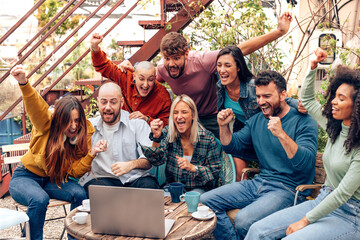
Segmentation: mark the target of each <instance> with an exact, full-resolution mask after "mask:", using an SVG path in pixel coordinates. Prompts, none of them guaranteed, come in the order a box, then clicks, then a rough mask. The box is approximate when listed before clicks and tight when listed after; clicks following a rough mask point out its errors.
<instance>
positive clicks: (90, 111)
mask: <svg viewBox="0 0 360 240" xmlns="http://www.w3.org/2000/svg"><path fill="white" fill-rule="evenodd" d="M84 92H85V95H86V96H87V97H88V98H89V105H88V106H86V108H85V115H86V118H92V117H94V116H95V113H96V112H97V111H98V107H97V102H96V100H95V98H93V97H92V94H93V92H94V88H93V87H92V86H85V90H84Z"/></svg>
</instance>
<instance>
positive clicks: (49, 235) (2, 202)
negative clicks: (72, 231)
mask: <svg viewBox="0 0 360 240" xmlns="http://www.w3.org/2000/svg"><path fill="white" fill-rule="evenodd" d="M11 201H12V200H11V197H10V196H9V195H6V196H5V197H4V198H0V208H10V209H15V207H14V206H13V205H11ZM67 211H68V212H69V211H70V205H68V206H67ZM63 213H64V210H63V207H62V206H59V207H53V208H50V209H48V211H47V214H46V218H53V217H57V216H62V215H63ZM63 226H64V220H63V219H59V220H55V221H50V222H45V226H44V239H59V238H60V235H61V232H62V230H63ZM14 237H20V227H19V225H17V226H14V227H11V228H9V229H5V230H0V239H3V238H14ZM63 239H67V236H66V234H65V238H63Z"/></svg>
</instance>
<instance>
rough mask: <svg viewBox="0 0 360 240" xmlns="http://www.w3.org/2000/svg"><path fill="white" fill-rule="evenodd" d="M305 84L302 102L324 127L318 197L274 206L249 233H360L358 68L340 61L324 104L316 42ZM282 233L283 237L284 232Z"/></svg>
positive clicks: (266, 236)
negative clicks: (317, 88) (320, 98)
mask: <svg viewBox="0 0 360 240" xmlns="http://www.w3.org/2000/svg"><path fill="white" fill-rule="evenodd" d="M315 56H316V57H315V58H314V59H312V60H311V71H310V72H309V74H308V75H307V77H306V79H305V81H304V83H303V87H302V103H303V105H304V107H305V108H306V110H307V111H308V113H309V114H310V115H311V116H312V117H313V118H314V119H315V120H317V122H318V124H319V125H320V126H321V127H322V128H324V129H326V132H327V133H328V135H329V139H328V141H327V143H326V147H325V150H324V154H323V163H324V168H325V172H326V180H325V183H324V185H323V187H322V189H321V191H320V194H319V195H318V197H317V198H316V199H315V200H310V201H307V202H304V203H302V204H299V205H297V206H294V207H291V208H288V209H284V210H281V211H279V212H276V213H274V214H272V215H270V216H268V217H267V218H264V219H263V220H261V221H259V222H257V223H255V224H254V225H252V226H251V228H250V230H249V232H248V235H247V236H246V239H251V240H255V239H281V238H282V239H349V240H350V239H351V240H352V239H360V226H359V221H360V130H359V129H360V128H359V127H360V126H359V125H360V71H359V70H352V69H350V68H347V67H344V66H339V67H338V68H337V69H336V73H335V76H334V77H332V78H331V79H330V84H329V87H328V90H327V92H326V96H325V98H326V99H327V102H326V103H325V105H324V108H323V110H322V111H321V108H322V107H321V105H320V103H318V102H317V101H316V99H315V91H314V89H315V76H316V70H315V68H316V67H317V64H318V63H319V62H321V61H322V60H324V59H325V58H326V57H327V54H326V51H324V50H322V49H321V48H318V49H317V50H316V51H315ZM283 237H284V238H283Z"/></svg>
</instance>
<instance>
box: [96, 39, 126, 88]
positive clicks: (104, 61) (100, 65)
mask: <svg viewBox="0 0 360 240" xmlns="http://www.w3.org/2000/svg"><path fill="white" fill-rule="evenodd" d="M102 40H103V36H102V35H100V34H98V33H94V34H93V35H92V36H91V39H90V49H91V60H92V63H93V66H94V68H95V71H97V72H99V73H100V74H101V76H103V77H106V78H109V79H110V80H112V81H114V82H116V83H117V84H119V85H120V87H121V89H122V90H123V91H125V89H126V83H127V81H132V78H133V76H132V73H131V72H130V71H129V72H128V73H125V72H122V71H121V70H120V69H119V68H118V67H117V66H116V64H114V63H113V62H111V61H110V60H109V59H108V58H107V56H106V53H105V52H103V51H101V48H100V46H99V44H100V43H101V42H102Z"/></svg>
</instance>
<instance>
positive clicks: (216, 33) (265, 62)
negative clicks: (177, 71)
mask: <svg viewBox="0 0 360 240" xmlns="http://www.w3.org/2000/svg"><path fill="white" fill-rule="evenodd" d="M218 2H219V5H220V6H221V7H220V8H219V7H218V6H217V5H215V4H211V5H210V6H209V7H208V8H207V9H206V10H205V11H204V12H203V13H201V14H200V16H199V17H198V18H196V19H195V21H194V22H193V23H192V24H191V25H190V26H191V27H192V28H193V30H194V31H192V32H191V33H190V40H191V41H190V42H191V45H192V47H195V46H204V44H203V43H204V41H207V42H208V44H209V47H210V49H213V50H215V49H221V48H223V47H225V46H227V45H237V44H238V43H240V42H242V41H244V40H247V39H249V38H253V37H257V36H261V35H263V34H265V33H267V32H269V31H270V30H272V29H273V28H274V25H273V23H272V22H271V21H270V20H269V19H268V18H267V16H266V14H265V12H264V9H263V7H262V6H261V1H252V0H247V1H236V0H232V1H220V0H219V1H218ZM276 43H277V41H275V42H272V43H270V44H268V45H267V47H266V48H263V49H261V50H259V51H257V52H255V53H253V54H251V55H250V56H249V61H250V66H249V67H250V70H251V71H252V72H253V73H254V74H255V75H256V74H257V73H258V71H262V70H265V69H272V70H274V71H279V72H281V71H282V70H283V69H282V67H283V60H282V59H283V57H284V53H283V52H282V51H281V50H280V49H278V48H276ZM206 48H208V46H206Z"/></svg>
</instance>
